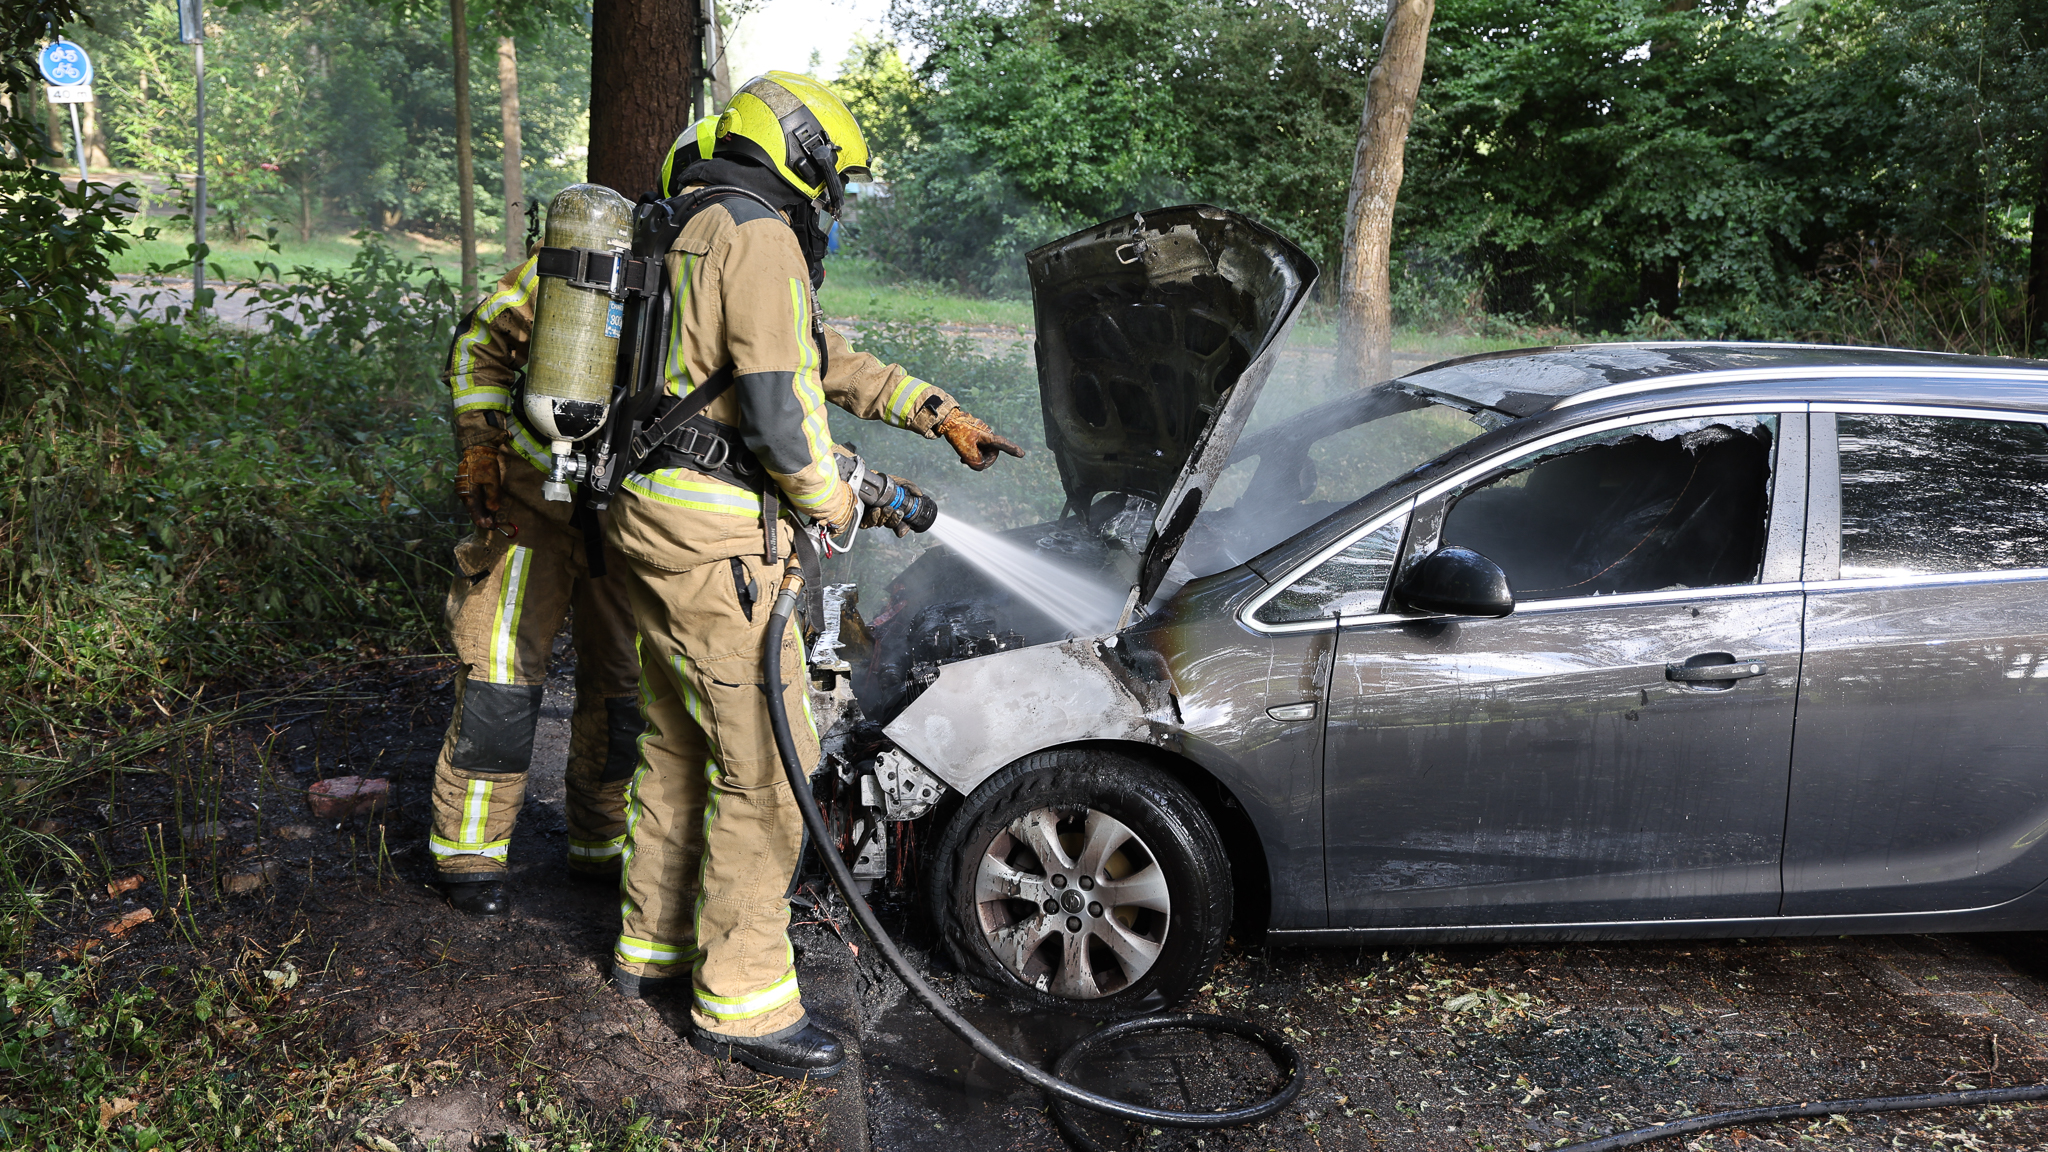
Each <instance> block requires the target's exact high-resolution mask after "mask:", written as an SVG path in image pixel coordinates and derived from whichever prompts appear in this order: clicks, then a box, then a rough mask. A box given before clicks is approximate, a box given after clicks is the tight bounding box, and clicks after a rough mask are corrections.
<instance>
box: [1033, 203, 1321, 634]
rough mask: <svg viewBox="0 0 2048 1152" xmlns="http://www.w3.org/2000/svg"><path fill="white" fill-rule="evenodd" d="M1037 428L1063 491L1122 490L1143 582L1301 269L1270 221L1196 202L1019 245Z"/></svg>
mask: <svg viewBox="0 0 2048 1152" xmlns="http://www.w3.org/2000/svg"><path fill="white" fill-rule="evenodd" d="M1025 262H1026V266H1027V268H1028V270H1029V273H1030V276H1031V293H1032V303H1033V306H1034V309H1035V311H1036V318H1037V325H1038V343H1037V352H1038V387H1039V398H1040V402H1041V403H1042V404H1043V406H1044V410H1045V441H1046V446H1047V449H1048V450H1049V451H1050V452H1051V453H1052V454H1053V458H1054V460H1055V461H1056V462H1057V463H1058V466H1059V473H1060V483H1061V485H1062V487H1063V488H1064V489H1065V492H1066V498H1067V505H1068V507H1069V508H1070V509H1071V510H1073V511H1075V512H1078V513H1081V514H1084V515H1090V519H1091V521H1092V520H1094V519H1096V518H1097V517H1096V516H1094V515H1091V513H1094V512H1095V510H1096V509H1097V507H1098V501H1102V500H1103V498H1104V497H1107V496H1110V495H1113V494H1122V497H1123V498H1122V500H1121V501H1120V503H1119V506H1118V510H1120V511H1122V512H1123V513H1124V518H1125V519H1126V520H1127V521H1129V527H1128V528H1127V529H1126V530H1125V531H1126V533H1127V540H1126V543H1127V544H1128V545H1129V546H1130V547H1132V548H1133V549H1134V550H1136V551H1137V552H1138V553H1139V559H1140V562H1139V565H1138V570H1137V574H1136V578H1135V584H1136V591H1137V602H1138V603H1141V604H1142V603H1144V602H1145V601H1147V600H1149V599H1150V598H1151V597H1152V594H1153V592H1154V591H1155V590H1157V588H1158V587H1159V582H1160V580H1161V579H1162V578H1163V577H1164V576H1165V574H1166V570H1167V567H1168V566H1169V565H1170V564H1171V563H1172V562H1173V557H1174V554H1175V553H1176V552H1177V551H1178V550H1179V548H1180V545H1181V542H1182V541H1183V540H1184V539H1185V538H1186V535H1187V531H1188V527H1189V525H1191V524H1192V523H1193V522H1194V519H1195V515H1196V513H1198V512H1200V511H1201V507H1202V499H1203V496H1204V495H1205V494H1206V493H1207V492H1208V490H1209V488H1210V486H1211V485H1212V484H1213V483H1214V482H1215V480H1216V476H1217V474H1218V473H1219V472H1221V471H1222V469H1223V466H1224V464H1225V463H1226V462H1227V461H1228V459H1229V458H1230V450H1231V446H1232V445H1233V444H1234V443H1236V440H1237V436H1238V433H1239V432H1240V431H1242V430H1243V428H1244V425H1245V421H1246V420H1247V419H1248V418H1249V417H1250V415H1251V411H1252V406H1253V403H1254V402H1255V401H1256V400H1257V398H1258V393H1259V390H1260V388H1261V387H1262V386H1263V385H1264V384H1265V381H1266V376H1267V375H1268V373H1269V372H1270V371H1271V370H1272V359H1273V354H1274V352H1275V350H1276V349H1277V348H1278V346H1279V344H1280V342H1281V337H1282V336H1283V335H1284V334H1285V332H1286V330H1287V327H1288V325H1289V324H1291V323H1292V322H1293V320H1294V317H1295V314H1296V312H1297V311H1298V310H1299V308H1300V306H1301V302H1302V301H1303V300H1304V299H1306V298H1307V296H1308V292H1309V289H1310V288H1311V287H1313V286H1314V284H1315V280H1316V265H1315V262H1314V261H1313V260H1311V259H1309V257H1308V255H1307V254H1306V253H1304V252H1302V251H1301V249H1299V248H1297V247H1295V246H1294V245H1293V244H1291V243H1289V242H1288V241H1287V240H1286V239H1285V238H1283V237H1281V236H1280V235H1279V234H1278V233H1276V232H1274V231H1272V230H1271V229H1269V228H1266V227H1264V226H1262V225H1259V224H1255V223H1253V222H1252V221H1250V220H1247V219H1245V218H1244V217H1243V216H1240V215H1238V214H1237V213H1235V212H1229V211H1225V210H1223V209H1221V208H1212V207H1209V206H1207V205H1200V204H1197V205H1190V206H1186V207H1180V208H1162V209H1158V210H1156V211H1152V212H1140V213H1136V214H1133V215H1131V216H1126V217H1123V218H1122V219H1118V220H1112V221H1109V222H1107V223H1103V224H1098V225H1096V226H1094V227H1092V228H1089V229H1086V230H1085V231H1081V232H1076V233H1075V234H1073V235H1072V236H1068V237H1066V238H1065V239H1062V240H1056V241H1054V242H1052V243H1050V244H1047V245H1044V246H1043V247H1040V248H1037V249H1034V250H1033V251H1032V252H1031V253H1030V254H1029V255H1028V256H1026V257H1025Z"/></svg>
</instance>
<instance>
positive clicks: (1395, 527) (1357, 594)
mask: <svg viewBox="0 0 2048 1152" xmlns="http://www.w3.org/2000/svg"><path fill="white" fill-rule="evenodd" d="M1406 526H1407V520H1406V518H1405V517H1404V518H1403V519H1401V520H1397V521H1395V522H1394V523H1392V524H1387V525H1383V526H1382V527H1380V528H1377V529H1375V530H1373V531H1371V532H1368V533H1366V534H1365V535H1364V536H1361V537H1359V538H1358V539H1357V540H1354V541H1352V542H1351V545H1350V546H1349V547H1347V548H1345V549H1344V550H1343V551H1342V552H1339V553H1337V554H1336V555H1335V556H1332V557H1330V558H1329V559H1328V560H1325V561H1323V562H1322V563H1321V564H1318V565H1316V566H1315V568H1314V570H1312V571H1311V572H1309V573H1308V575H1306V576H1303V577H1302V578H1301V579H1299V580H1296V581H1295V582H1294V583H1293V584H1290V585H1288V586H1287V587H1286V588H1285V589H1283V590H1281V592H1280V594H1279V595H1277V596H1275V597H1273V598H1272V599H1271V600H1268V601H1266V603H1265V604H1264V606H1262V607H1261V608H1260V609H1259V611H1258V614H1257V619H1258V621H1259V622H1260V623H1261V624H1293V623H1297V622H1299V621H1303V620H1327V619H1329V618H1331V617H1333V616H1365V615H1370V614H1371V613H1374V612H1377V611H1379V610H1380V601H1381V600H1382V599H1383V598H1384V597H1385V594H1386V590H1387V575H1388V573H1390V572H1392V571H1393V570H1394V560H1395V558H1396V557H1397V556H1399V555H1400V551H1401V530H1402V529H1403V528H1404V527H1406Z"/></svg>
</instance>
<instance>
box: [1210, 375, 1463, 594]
mask: <svg viewBox="0 0 2048 1152" xmlns="http://www.w3.org/2000/svg"><path fill="white" fill-rule="evenodd" d="M1322 395H1323V393H1322V392H1320V391H1317V390H1314V389H1306V388H1302V389H1295V390H1293V391H1292V392H1291V393H1290V392H1288V390H1285V389H1276V388H1275V387H1273V386H1268V388H1267V389H1266V391H1265V392H1263V393H1261V394H1260V399H1259V407H1258V408H1257V409H1255V410H1254V412H1253V417H1254V419H1253V422H1252V426H1251V427H1249V428H1248V429H1247V430H1246V432H1245V434H1244V435H1243V436H1241V437H1239V438H1238V441H1237V446H1236V447H1235V448H1234V449H1233V450H1232V452H1231V456H1230V463H1229V464H1228V465H1227V466H1226V467H1225V468H1224V469H1223V472H1222V473H1221V474H1220V475H1219V476H1218V477H1217V479H1216V483H1215V485H1214V487H1213V488H1212V489H1211V491H1210V494H1209V498H1208V500H1207V501H1205V502H1204V503H1203V505H1202V513H1201V515H1200V516H1199V517H1198V518H1197V519H1196V520H1195V524H1194V527H1193V529H1192V530H1190V531H1189V533H1188V538H1187V542H1186V543H1185V544H1184V545H1182V547H1181V550H1180V555H1179V556H1178V557H1177V559H1176V563H1177V564H1178V565H1180V566H1181V567H1183V568H1184V569H1185V572H1184V573H1183V575H1182V578H1183V579H1194V578H1195V577H1197V576H1206V575H1209V574H1210V573H1213V572H1220V571H1222V570H1223V569H1225V568H1228V567H1230V566H1231V565H1233V564H1241V563H1243V562H1244V561H1246V560H1249V559H1251V558H1252V557H1253V556H1256V555H1258V554H1259V553H1261V552H1264V551H1265V550H1266V549H1268V548H1271V547H1272V546H1274V545H1275V544H1278V543H1280V542H1281V541H1282V540H1285V539H1287V538H1288V537H1289V536H1292V535H1294V534H1295V533H1296V532H1299V531H1301V530H1302V529H1304V528H1306V527H1308V526H1309V525H1311V524H1314V523H1315V522H1316V521H1318V520H1321V519H1323V518H1324V517H1326V516H1328V515H1330V514H1331V513H1334V512H1337V511H1340V510H1341V509H1343V508H1344V507H1345V506H1347V505H1349V504H1351V503H1353V502H1355V501H1357V500H1358V499H1359V498H1360V497H1363V496H1366V495H1369V494H1370V493H1372V492H1373V491H1375V490H1376V489H1378V488H1380V487H1382V486H1383V485H1385V484H1386V483H1388V482H1389V481H1391V480H1394V479H1396V478H1397V477H1399V476H1401V475H1402V474H1403V473H1406V472H1409V471H1411V470H1412V469H1414V468H1415V467H1416V466H1418V465H1421V464H1425V463H1427V462H1429V461H1430V460H1433V459H1435V458H1436V457H1438V456H1440V455H1442V454H1443V453H1445V452H1448V451H1450V450H1451V449H1453V448H1456V447H1457V446H1458V445H1460V444H1463V443H1465V442H1466V441H1468V440H1471V439H1473V438H1474V437H1477V436H1480V435H1482V434H1484V433H1485V431H1486V427H1485V426H1484V425H1482V424H1480V423H1476V422H1474V420H1473V418H1472V417H1471V416H1469V415H1467V414H1466V413H1464V412H1462V411H1459V410H1458V409H1456V408H1449V407H1446V406H1444V405H1442V404H1438V403H1434V402H1432V401H1430V400H1428V399H1425V398H1423V397H1419V396H1413V395H1409V394H1408V393H1406V392H1403V391H1401V390H1400V389H1399V388H1397V387H1395V386H1394V385H1392V384H1382V385H1380V386H1378V387H1376V388H1371V389H1367V390H1365V391H1362V392H1361V391H1357V390H1355V389H1345V390H1343V392H1342V394H1341V395H1339V396H1337V397H1336V398H1335V399H1329V400H1324V401H1323V402H1320V403H1315V404H1309V405H1307V406H1306V407H1286V406H1282V405H1280V404H1279V403H1277V401H1278V400H1280V399H1288V400H1300V399H1303V398H1304V397H1307V398H1314V397H1320V396H1322Z"/></svg>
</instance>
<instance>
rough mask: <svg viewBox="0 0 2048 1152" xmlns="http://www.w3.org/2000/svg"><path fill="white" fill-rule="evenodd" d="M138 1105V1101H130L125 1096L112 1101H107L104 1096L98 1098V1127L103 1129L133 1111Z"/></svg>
mask: <svg viewBox="0 0 2048 1152" xmlns="http://www.w3.org/2000/svg"><path fill="white" fill-rule="evenodd" d="M140 1103H141V1102H140V1101H137V1100H130V1099H129V1098H127V1097H126V1096H116V1097H114V1098H113V1099H112V1100H109V1099H107V1098H106V1097H105V1096H102V1097H100V1127H101V1128H105V1127H106V1126H107V1125H109V1124H111V1123H113V1122H114V1121H115V1120H118V1119H120V1118H121V1117H123V1116H126V1115H127V1114H129V1113H130V1112H133V1111H135V1109H136V1107H137V1105H139V1104H140Z"/></svg>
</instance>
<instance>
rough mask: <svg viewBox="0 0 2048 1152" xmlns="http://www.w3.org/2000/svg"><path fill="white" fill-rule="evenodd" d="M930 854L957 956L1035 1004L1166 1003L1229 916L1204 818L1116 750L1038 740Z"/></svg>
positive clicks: (1157, 775)
mask: <svg viewBox="0 0 2048 1152" xmlns="http://www.w3.org/2000/svg"><path fill="white" fill-rule="evenodd" d="M932 863H933V865H934V866H933V867H931V868H930V869H929V870H927V872H926V876H927V877H928V881H927V884H928V888H927V892H926V900H927V904H928V906H929V908H930V910H931V912H932V915H933V919H934V921H935V922H936V924H937V927H938V933H939V938H940V940H941V941H942V943H943V944H944V946H945V948H946V950H947V952H948V953H949V954H950V955H951V956H952V958H953V960H954V962H955V963H956V964H957V965H959V966H960V968H961V969H962V970H963V971H965V972H967V973H968V974H969V975H970V976H971V977H973V978H974V979H975V981H976V983H978V984H979V985H981V986H982V987H985V988H988V989H989V990H991V991H993V992H996V993H998V994H1001V995H1005V996H1009V997H1011V998H1014V999H1017V1000H1022V1001H1025V1002H1027V1003H1031V1004H1034V1005H1038V1006H1041V1007H1047V1008H1056V1009H1060V1010H1063V1011H1068V1012H1079V1013H1083V1014H1086V1015H1090V1016H1101V1017H1119V1016H1128V1015H1135V1014H1139V1013H1144V1012H1153V1011H1159V1010H1162V1009H1164V1008H1167V1007H1169V1006H1171V1005H1173V1004H1177V1003H1179V1002H1180V1001H1181V1000H1182V999H1183V998H1184V997H1185V996H1186V995H1187V993H1188V991H1189V990H1190V989H1192V988H1193V987H1194V986H1195V983H1196V981H1197V980H1199V979H1200V978H1201V976H1202V975H1203V974H1204V973H1206V972H1208V971H1209V967H1210V965H1211V964H1213V963H1214V962H1215V960H1216V956H1217V953H1218V952H1220V951H1221V949H1222V947H1223V940H1224V937H1225V935H1226V934H1227V933H1228V932H1229V930H1230V918H1231V878H1230V861H1229V857H1228V856H1227V855H1225V853H1224V850H1223V841H1222V838H1221V837H1220V836H1218V835H1217V832H1216V826H1215V824H1214V823H1213V822H1212V821H1211V820H1210V819H1209V817H1208V815H1207V813H1205V812H1204V811H1203V810H1202V806H1201V804H1200V803H1199V802H1197V801H1196V799H1195V798H1194V796H1193V795H1192V794H1190V793H1189V792H1188V790H1187V789H1186V788H1184V787H1182V786H1181V785H1180V784H1179V783H1178V782H1176V781H1175V780H1174V779H1173V778H1172V777H1171V776H1168V775H1167V774H1166V773H1164V772H1162V771H1160V770H1158V769H1157V768H1153V767H1150V766H1149V765H1146V764H1143V763H1140V762H1139V761H1137V760H1135V759H1132V758H1131V757H1128V756H1123V755H1119V754H1116V753H1113V752H1104V751H1101V750H1099V749H1061V750H1057V751H1052V752H1041V753H1037V754H1035V755H1032V756H1028V757H1026V758H1025V759H1023V760H1020V761H1018V762H1017V763H1015V764H1012V765H1010V766H1009V767H1008V768H1005V769H1003V770H1002V771H1000V772H998V773H996V774H995V775H994V776H992V777H990V778H989V779H988V780H987V781H985V782H984V783H983V784H982V785H981V787H979V788H976V789H975V790H974V793H973V795H971V796H969V797H967V799H966V801H965V802H964V803H962V804H961V806H960V808H959V810H958V811H957V812H956V813H954V815H953V818H952V820H951V821H949V822H948V823H947V825H946V828H945V831H944V833H943V834H942V835H941V837H940V839H939V847H938V851H937V853H936V857H935V859H934V860H933V861H932ZM1103 896H1109V897H1110V899H1108V900H1102V899H1099V897H1103Z"/></svg>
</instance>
